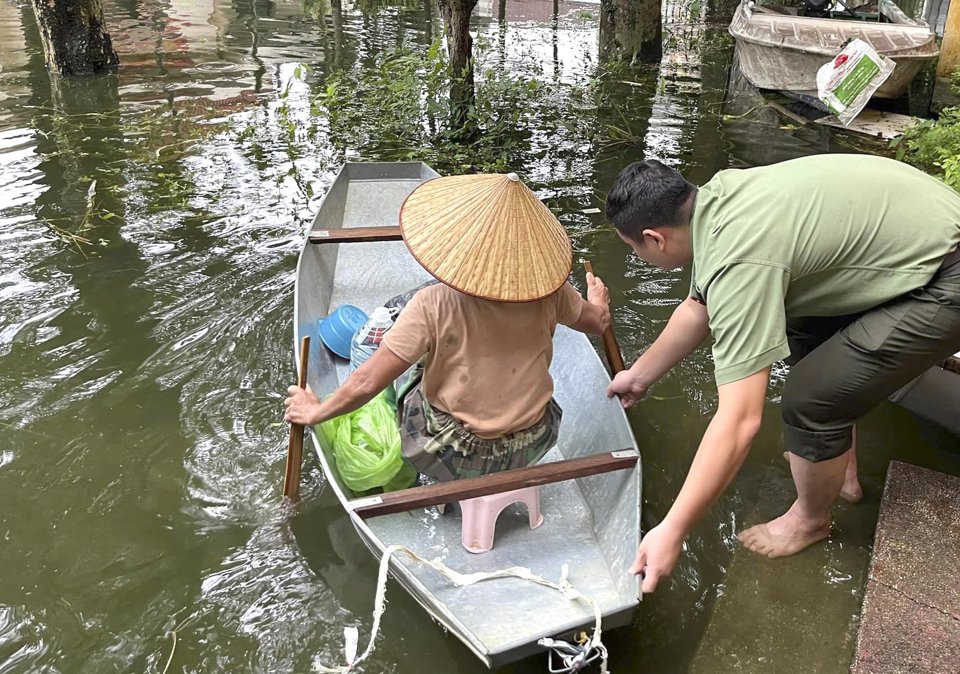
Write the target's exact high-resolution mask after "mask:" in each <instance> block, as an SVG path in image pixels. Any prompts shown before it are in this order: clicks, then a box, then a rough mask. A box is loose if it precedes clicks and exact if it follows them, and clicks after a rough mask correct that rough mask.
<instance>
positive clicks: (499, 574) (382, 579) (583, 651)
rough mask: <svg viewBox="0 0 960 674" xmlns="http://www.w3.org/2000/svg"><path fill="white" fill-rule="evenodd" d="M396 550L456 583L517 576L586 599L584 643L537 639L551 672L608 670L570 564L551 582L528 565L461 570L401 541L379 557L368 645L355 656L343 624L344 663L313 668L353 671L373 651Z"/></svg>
mask: <svg viewBox="0 0 960 674" xmlns="http://www.w3.org/2000/svg"><path fill="white" fill-rule="evenodd" d="M398 552H402V553H403V554H405V555H407V556H408V557H410V558H411V559H413V560H415V561H417V562H420V563H421V564H424V565H426V566H429V567H430V568H432V569H435V570H436V571H438V572H439V573H440V574H442V575H443V576H444V577H446V578H448V579H450V581H452V582H453V584H454V585H456V586H457V587H464V586H467V585H474V584H475V583H479V582H482V581H485V580H494V579H497V578H519V579H521V580H526V581H529V582H531V583H536V584H538V585H543V586H545V587H549V588H552V589H554V590H557V591H558V592H560V593H562V594H563V595H564V596H565V597H566V598H567V599H570V600H571V601H585V602H587V603H589V604H590V605H591V606H592V608H593V615H594V621H595V624H594V628H593V634H592V635H591V636H590V637H589V638H588V639H586V640H585V641H584V643H583V644H570V643H567V642H565V641H560V640H554V639H541V640H540V641H538V642H537V643H538V644H539V645H541V646H544V647H545V648H549V649H550V654H551V655H550V656H549V658H550V659H549V661H548V663H549V664H548V667H549V669H550V672H552V673H553V674H567V673H572V672H579V671H581V670H583V669H584V668H585V667H586V666H587V665H589V664H592V663H593V662H596V660H597V659H600V674H609V670H608V669H607V649H606V647H605V646H604V645H603V642H601V640H600V634H601V629H600V621H601V618H602V613H601V611H600V606H599V605H598V604H597V602H596V601H595V600H594V599H593V598H592V597H589V596H588V595H585V594H583V593H581V592H579V591H577V590H576V588H574V587H573V585H571V584H570V581H569V580H568V579H567V576H568V575H569V567H568V565H567V564H564V565H563V566H562V568H561V571H560V582H559V583H554V582H552V581H549V580H547V579H546V578H543V577H541V576H538V575H536V574H534V573H533V572H532V571H530V569H528V568H525V567H522V566H511V567H509V568H507V569H499V570H497V571H486V572H480V573H467V574H464V573H460V572H458V571H455V570H454V569H451V568H450V567H448V566H447V565H446V564H444V563H443V562H442V561H441V560H440V559H434V560H432V561H431V560H427V559H424V558H423V557H421V556H420V555H418V554H417V553H415V552H414V551H413V550H411V549H409V548H408V547H406V546H403V545H391V546H389V547H387V548H386V550H384V551H383V557H381V559H380V570H379V573H378V574H377V593H376V597H375V598H374V608H373V627H372V629H371V631H370V641H369V642H368V643H367V647H366V648H365V649H364V651H363V653H361V654H360V655H359V656H357V645H358V642H359V631H358V630H357V628H356V627H352V626H348V627H344V628H343V635H344V655H345V656H346V660H347V664H346V665H341V666H338V667H327V666H326V665H324V664H323V663H321V662H319V661H314V668H315V669H316V670H317V671H318V672H322V673H323V674H346V673H347V672H352V671H354V667H356V666H357V665H359V664H360V663H361V662H363V661H364V660H366V659H367V658H368V657H370V655H372V654H373V650H374V644H375V642H376V640H377V635H378V634H379V633H380V619H381V618H382V617H383V613H384V611H386V603H387V599H386V595H387V571H388V570H389V568H390V558H391V557H392V556H393V555H394V554H395V553H398ZM553 654H556V655H557V657H559V658H560V661H561V663H562V667H563V668H560V669H554V667H553V662H554V661H553Z"/></svg>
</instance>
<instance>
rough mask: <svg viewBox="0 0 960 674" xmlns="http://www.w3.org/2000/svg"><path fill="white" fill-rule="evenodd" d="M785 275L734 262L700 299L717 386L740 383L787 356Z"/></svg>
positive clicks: (781, 271) (763, 266)
mask: <svg viewBox="0 0 960 674" xmlns="http://www.w3.org/2000/svg"><path fill="white" fill-rule="evenodd" d="M789 281H790V274H789V272H788V271H787V270H786V269H784V268H782V267H778V266H773V265H768V264H757V263H738V264H733V265H730V266H728V267H726V268H724V269H722V270H721V271H720V272H719V273H718V274H717V275H716V276H714V277H713V278H712V279H711V280H710V282H709V283H708V285H707V287H706V288H705V289H704V291H705V292H704V295H705V296H706V302H707V314H708V315H709V317H710V331H711V333H712V334H713V340H714V341H713V360H714V366H715V372H714V376H715V378H716V380H717V386H722V385H723V384H729V383H731V382H734V381H737V380H739V379H744V378H746V377H749V376H750V375H752V374H754V373H755V372H759V371H760V370H762V369H764V368H766V367H769V366H771V365H773V364H774V363H775V362H777V361H778V360H782V359H784V358H786V357H787V356H788V355H789V354H790V347H789V346H788V345H787V320H786V310H785V309H784V298H785V297H786V294H787V287H788V285H789Z"/></svg>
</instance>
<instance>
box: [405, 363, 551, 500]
mask: <svg viewBox="0 0 960 674" xmlns="http://www.w3.org/2000/svg"><path fill="white" fill-rule="evenodd" d="M398 415H399V417H400V437H401V441H402V448H403V456H404V458H405V459H406V460H407V461H408V462H409V463H411V464H412V465H413V466H414V467H415V468H416V469H417V470H418V471H420V472H421V473H423V474H424V475H428V476H430V477H432V478H434V479H436V480H440V481H441V482H444V481H448V480H458V479H460V478H464V477H479V476H480V475H486V474H487V473H495V472H498V471H501V470H509V469H511V468H523V467H525V466H530V465H533V464H535V463H536V462H537V461H539V460H540V459H541V458H543V455H544V454H546V453H547V452H548V451H549V450H550V448H551V447H553V446H554V445H555V444H556V443H557V434H558V432H559V429H560V417H561V416H562V415H563V410H561V409H560V405H558V404H557V401H556V400H553V399H552V398H551V400H550V403H549V404H548V405H547V411H546V412H545V413H544V415H543V418H542V419H541V420H540V421H538V422H537V423H535V424H534V425H533V426H531V427H530V428H525V429H524V430H522V431H517V432H516V433H510V434H509V435H505V436H503V437H501V438H497V439H495V440H487V439H485V438H480V437H477V436H476V435H474V434H473V433H471V432H470V431H468V430H467V429H466V428H464V427H463V424H462V423H460V421H458V420H457V419H456V418H455V417H453V416H451V415H449V414H447V413H445V412H442V411H440V410H438V409H436V408H434V407H432V406H431V405H430V403H428V402H427V400H426V398H424V397H423V394H422V393H421V392H420V384H419V382H417V383H415V384H413V385H412V386H411V387H410V388H409V390H408V391H407V392H406V394H405V395H404V396H403V399H402V400H401V401H400V403H399V407H398Z"/></svg>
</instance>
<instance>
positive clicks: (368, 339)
mask: <svg viewBox="0 0 960 674" xmlns="http://www.w3.org/2000/svg"><path fill="white" fill-rule="evenodd" d="M392 327H393V313H392V312H391V311H390V309H388V308H386V307H377V308H376V309H374V310H373V312H371V314H370V318H369V319H367V322H366V323H364V324H363V327H362V328H360V330H359V331H358V332H357V334H356V335H355V336H354V338H353V341H352V342H351V343H350V369H351V371H352V370H355V369H357V368H358V367H360V365H362V364H363V363H365V362H366V360H367V359H368V358H369V357H370V356H372V355H373V352H374V351H376V350H377V349H378V348H379V347H380V343H381V342H382V341H383V336H384V335H385V334H386V332H387V330H389V329H390V328H392ZM385 391H386V398H387V402H389V403H390V405H391V406H393V407H396V406H397V392H396V390H395V389H394V387H393V384H390V385H389V386H387V388H386V389H385Z"/></svg>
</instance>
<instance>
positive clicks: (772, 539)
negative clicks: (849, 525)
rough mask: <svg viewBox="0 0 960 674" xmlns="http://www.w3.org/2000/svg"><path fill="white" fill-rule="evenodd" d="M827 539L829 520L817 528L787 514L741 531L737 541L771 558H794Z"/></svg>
mask: <svg viewBox="0 0 960 674" xmlns="http://www.w3.org/2000/svg"><path fill="white" fill-rule="evenodd" d="M829 535H830V521H829V520H827V522H826V523H824V524H822V525H819V526H818V525H814V524H811V523H810V522H806V521H803V520H801V519H800V518H799V517H797V516H796V515H792V514H791V513H790V512H789V511H788V512H787V513H786V514H784V515H781V516H780V517H778V518H777V519H775V520H771V521H770V522H767V523H766V524H758V525H756V526H753V527H750V528H749V529H747V530H746V531H741V532H740V534H739V535H738V536H737V538H739V539H740V543H741V544H742V545H743V546H744V547H745V548H747V549H748V550H753V551H754V552H756V553H758V554H761V555H766V556H767V557H770V558H774V557H788V556H790V555H795V554H797V553H798V552H800V551H801V550H803V549H804V548H807V547H809V546H811V545H813V544H814V543H816V542H818V541H822V540H823V539H824V538H826V537H827V536H829Z"/></svg>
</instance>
